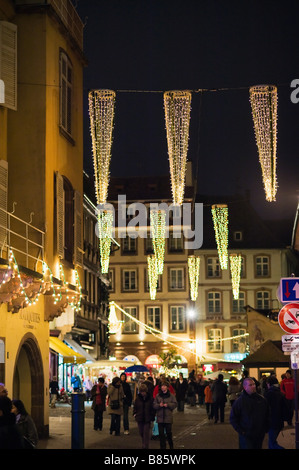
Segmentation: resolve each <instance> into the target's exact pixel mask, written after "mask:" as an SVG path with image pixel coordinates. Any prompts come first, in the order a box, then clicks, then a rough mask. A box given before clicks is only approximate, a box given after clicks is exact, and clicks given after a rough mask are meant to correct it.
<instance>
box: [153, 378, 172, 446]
mask: <svg viewBox="0 0 299 470" xmlns="http://www.w3.org/2000/svg"><path fill="white" fill-rule="evenodd" d="M176 407H177V401H176V398H175V396H174V394H172V393H170V391H169V383H168V382H163V383H162V384H161V390H160V392H159V393H158V395H157V396H156V398H155V400H154V409H155V410H156V413H157V422H158V428H159V439H160V449H166V440H165V431H166V437H167V441H168V444H169V448H170V449H173V440H172V422H173V416H172V412H173V410H174V409H175V408H176Z"/></svg>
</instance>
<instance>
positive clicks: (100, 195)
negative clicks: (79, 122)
mask: <svg viewBox="0 0 299 470" xmlns="http://www.w3.org/2000/svg"><path fill="white" fill-rule="evenodd" d="M115 96H116V95H115V92H114V91H112V90H92V91H90V92H89V93H88V102H89V117H90V131H91V141H92V153H93V163H94V176H95V190H96V197H97V203H98V204H105V203H106V202H107V194H108V184H109V168H110V159H111V146H112V133H113V120H114V104H115Z"/></svg>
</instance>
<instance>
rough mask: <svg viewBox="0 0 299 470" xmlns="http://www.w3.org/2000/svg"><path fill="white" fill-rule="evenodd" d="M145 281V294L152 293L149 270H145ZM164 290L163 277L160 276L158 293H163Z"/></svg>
mask: <svg viewBox="0 0 299 470" xmlns="http://www.w3.org/2000/svg"><path fill="white" fill-rule="evenodd" d="M144 279H145V292H149V291H150V286H149V279H148V269H145V270H144ZM161 290H162V275H161V274H159V275H158V281H157V291H158V292H161Z"/></svg>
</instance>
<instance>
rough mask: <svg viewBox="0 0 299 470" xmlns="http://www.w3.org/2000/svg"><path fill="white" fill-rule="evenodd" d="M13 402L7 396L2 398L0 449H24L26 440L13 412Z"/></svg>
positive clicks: (0, 406)
mask: <svg viewBox="0 0 299 470" xmlns="http://www.w3.org/2000/svg"><path fill="white" fill-rule="evenodd" d="M11 410H12V401H11V399H10V398H8V396H6V395H5V394H4V395H3V394H2V395H1V396H0V449H1V450H2V449H24V448H25V447H24V440H23V437H22V435H21V433H20V430H19V429H18V427H17V425H16V416H15V415H14V414H13V413H12V412H11Z"/></svg>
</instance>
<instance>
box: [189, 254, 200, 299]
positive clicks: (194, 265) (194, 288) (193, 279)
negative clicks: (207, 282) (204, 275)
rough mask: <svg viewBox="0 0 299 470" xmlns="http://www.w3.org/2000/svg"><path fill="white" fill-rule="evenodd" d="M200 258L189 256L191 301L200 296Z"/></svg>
mask: <svg viewBox="0 0 299 470" xmlns="http://www.w3.org/2000/svg"><path fill="white" fill-rule="evenodd" d="M199 267H200V258H199V256H194V255H191V256H188V270H189V283H190V294H191V300H193V301H195V300H196V299H197V296H198V282H199Z"/></svg>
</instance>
